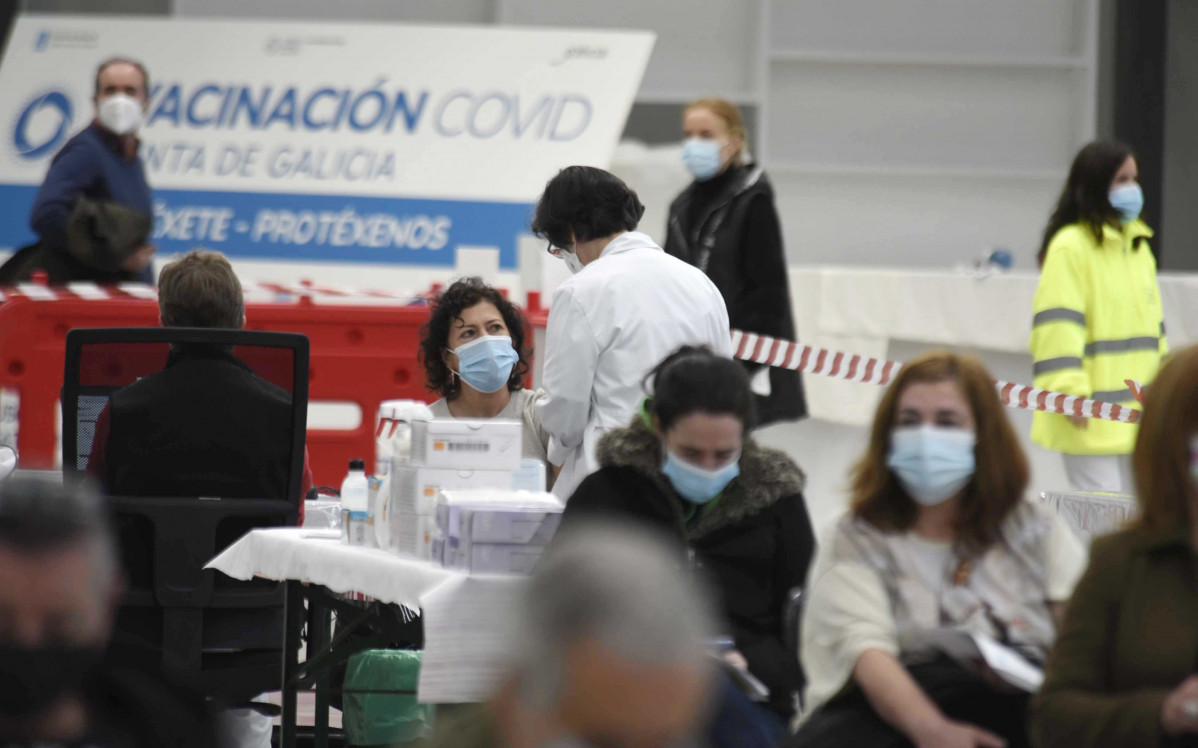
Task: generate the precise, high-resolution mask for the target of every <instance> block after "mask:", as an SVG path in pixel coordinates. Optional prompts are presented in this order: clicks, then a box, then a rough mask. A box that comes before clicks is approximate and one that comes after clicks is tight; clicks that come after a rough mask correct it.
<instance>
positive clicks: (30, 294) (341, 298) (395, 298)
mask: <svg viewBox="0 0 1198 748" xmlns="http://www.w3.org/2000/svg"><path fill="white" fill-rule="evenodd" d="M242 290H243V291H244V293H245V295H246V296H247V297H249V298H254V297H259V299H261V298H262V297H265V298H267V300H273V301H280V302H284V301H288V300H295V299H299V298H310V299H313V300H315V301H323V302H326V303H343V302H349V303H353V302H355V301H362V302H365V301H385V302H393V303H395V304H397V305H406V304H411V303H413V302H414V301H417V300H418V299H419V298H421V296H420V295H419V294H411V293H397V292H393V291H377V290H371V289H359V288H350V287H340V286H335V285H329V284H315V283H310V282H301V283H267V282H254V283H243V284H242ZM19 298H24V299H29V300H31V301H60V300H71V299H84V300H87V301H105V300H108V299H145V300H148V301H153V300H155V299H157V298H158V291H157V289H155V288H154V287H153V286H147V285H145V284H142V283H120V284H116V285H99V284H96V283H91V282H76V283H68V284H66V285H62V286H47V285H43V284H40V283H18V284H16V285H13V286H2V287H0V302H4V301H7V300H10V299H19Z"/></svg>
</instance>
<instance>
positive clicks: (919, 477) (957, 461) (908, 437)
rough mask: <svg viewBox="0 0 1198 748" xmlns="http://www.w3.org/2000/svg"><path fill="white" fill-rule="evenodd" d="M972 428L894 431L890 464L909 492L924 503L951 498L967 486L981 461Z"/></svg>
mask: <svg viewBox="0 0 1198 748" xmlns="http://www.w3.org/2000/svg"><path fill="white" fill-rule="evenodd" d="M976 443H977V436H976V435H975V434H974V433H973V432H972V431H967V430H965V429H958V428H948V427H943V426H932V425H930V424H925V425H922V426H912V427H901V428H897V429H895V430H894V431H892V432H891V433H890V455H889V457H887V459H886V465H887V466H888V467H889V468H890V469H891V471H893V472H894V474H895V476H896V477H897V478H898V481H899V483H901V484H902V486H903V490H904V491H906V492H907V495H908V496H910V497H911V498H912V499H914V500H915V501H916V502H917V503H919V504H922V505H924V506H935V505H936V504H942V503H944V502H945V501H948V500H949V499H951V498H952V497H953V496H956V495H957V494H958V493H959V492H960V491H961V489H963V488H965V486H966V484H967V483H969V481H970V479H971V478H973V474H974V471H976V470H977V461H976V460H975V458H974V454H973V448H974V446H975V445H976Z"/></svg>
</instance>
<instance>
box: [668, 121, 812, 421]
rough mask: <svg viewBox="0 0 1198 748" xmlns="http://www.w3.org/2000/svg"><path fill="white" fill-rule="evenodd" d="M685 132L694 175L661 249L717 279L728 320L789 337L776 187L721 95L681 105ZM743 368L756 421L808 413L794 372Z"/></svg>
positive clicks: (672, 216) (685, 152)
mask: <svg viewBox="0 0 1198 748" xmlns="http://www.w3.org/2000/svg"><path fill="white" fill-rule="evenodd" d="M682 133H683V136H684V137H685V138H686V142H685V144H684V145H683V148H682V160H683V163H684V164H685V165H686V168H687V170H688V171H690V173H691V176H693V177H694V178H695V181H694V182H692V183H691V185H690V186H689V187H687V188H686V189H685V190H684V191H683V192H682V194H681V195H679V196H678V197H677V198H675V199H674V202H673V203H671V205H670V219H669V220H670V225H669V233H668V235H667V237H666V244H665V250H666V252H668V253H670V254H672V255H674V256H675V257H677V258H679V259H681V260H685V261H686V262H689V263H690V264H692V265H694V266H695V267H697V268H699V269H700V270H702V271H703V272H704V273H706V274H707V277H708V278H710V279H711V281H712V283H715V285H716V288H718V289H720V293H721V294H722V295H723V297H724V304H725V305H726V306H727V307H728V319H729V322H731V324H732V327H733V328H735V329H738V330H745V331H747V332H755V333H759V334H761V335H771V336H773V337H776V338H782V339H784V340H794V339H795V325H794V317H793V315H792V313H791V307H790V287H789V284H788V283H787V275H786V251H785V249H784V247H783V246H782V229H781V227H780V226H779V224H778V211H777V209H775V207H774V189H773V187H771V186H770V181H769V179H768V178H767V177H766V175H765V172H764V171H762V169H761V167H760V166H758V165H757V164H755V163H752V162H751V161H749V160H748V158H747V154H746V151H745V137H746V133H745V124H744V120H743V119H742V117H741V114H740V110H739V109H737V108H736V105H734V104H731V103H729V102H727V101H724V100H723V99H699V100H698V101H696V102H694V103H692V104H691V105H690V106H688V107H687V108H686V111H685V113H684V115H683V119H682ZM745 368H746V370H747V371H748V373H749V374H750V375H751V376H753V392H754V394H755V395H756V396H757V397H756V402H755V407H756V410H757V425H758V426H766V425H768V424H770V423H773V422H775V421H787V420H796V419H799V418H802V417H804V416H805V415H807V403H806V401H805V399H804V398H803V385H802V381H801V380H800V379H799V374H798V372H794V371H788V370H786V369H777V368H774V369H771V368H769V367H761V366H758V365H757V364H745Z"/></svg>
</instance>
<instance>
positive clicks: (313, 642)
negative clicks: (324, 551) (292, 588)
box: [308, 597, 332, 748]
mask: <svg viewBox="0 0 1198 748" xmlns="http://www.w3.org/2000/svg"><path fill="white" fill-rule="evenodd" d="M308 616H309V618H308V649H309V651H311V652H323V651H324V648H325V647H326V646H328V643H329V625H330V621H329V618H330V611H329V609H328V608H327V607H325V606H324V605H322V604H321V603H320V602H318V601H317V599H316V598H315V597H314V598H313V599H312V600H310V601H309V603H308ZM331 681H332V667H331V665H330V666H328V667H324V668H321V669H320V670H319V671H318V672H317V674H316V719H315V725H314V727H315V729H314V732H315V740H314V748H328V746H329V689H330V685H331Z"/></svg>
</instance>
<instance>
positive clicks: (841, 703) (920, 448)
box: [792, 353, 1085, 748]
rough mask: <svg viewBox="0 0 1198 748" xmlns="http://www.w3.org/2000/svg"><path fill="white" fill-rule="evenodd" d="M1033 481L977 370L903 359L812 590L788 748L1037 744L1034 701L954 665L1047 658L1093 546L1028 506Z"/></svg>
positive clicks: (971, 365) (957, 363) (976, 365)
mask: <svg viewBox="0 0 1198 748" xmlns="http://www.w3.org/2000/svg"><path fill="white" fill-rule="evenodd" d="M1027 483H1028V463H1027V458H1026V457H1025V456H1024V454H1023V451H1022V450H1021V449H1020V447H1019V440H1018V438H1017V437H1016V436H1015V432H1014V429H1012V428H1011V424H1010V421H1008V420H1007V416H1006V414H1005V413H1004V412H1003V407H1002V405H1001V403H1000V402H999V399H998V395H997V393H996V392H995V390H994V385H993V381H992V379H991V377H990V375H989V373H988V372H987V371H986V369H985V367H983V366H982V364H981V362H980V361H978V360H977V359H976V358H973V357H970V356H962V355H957V354H953V353H931V354H928V355H925V356H922V357H920V358H917V359H916V360H914V361H912V362H911V363H909V364H906V365H905V366H903V368H902V369H901V370H900V371H899V374H898V376H897V377H896V378H895V380H894V381H893V382H892V383H891V384H890V387H889V388H888V389H887V391H886V393H885V395H884V396H883V398H882V402H881V404H880V405H879V406H878V412H877V416H876V417H875V419H874V425H873V432H872V434H871V436H870V441H869V446H868V448H867V450H866V453H865V456H864V457H863V458H862V459H861V461H860V462H859V463H858V464H857V466H856V468H855V469H854V472H853V483H852V501H851V507H850V510H849V512H848V514H847V515H846V516H845V517H844V518H843V519H841V520H840V522H839V523H838V524H837V526H836V528H835V530H834V532H833V534H832V537H831V539H830V541H828V542H826V543H823V544H821V548H820V551H819V553H818V554H817V558H816V562H815V569H814V571H813V572H812V574H811V578H810V582H809V584H808V589H809V592H808V598H807V601H806V607H805V616H804V621H803V628H802V646H801V648H800V652H801V654H802V658H803V668H804V670H805V672H806V674H807V679H808V688H807V703H806V704H805V706H806V708H807V714H806V721H805V723H804V724H803V726H802V727H801V728H800V730H799V733H798V735H797V737H796V740H795V742H794V743H793V744H792V745H793V746H796V747H797V746H803V747H805V746H859V745H868V746H874V747H875V748H888V747H889V746H895V747H896V748H897V747H898V746H909V745H911V744H914V745H916V746H918V747H919V748H932V747H933V746H935V747H936V748H944V747H945V746H964V747H965V748H973V747H974V746H996V747H997V746H1003V745H1012V746H1017V745H1026V744H1027V732H1026V726H1025V725H1026V708H1027V701H1028V694H1027V693H1026V692H1021V691H1018V690H1016V689H1014V688H1009V687H1007V688H1004V687H1000V686H996V685H994V684H993V682H992V680H991V679H990V677H989V676H990V675H991V674H989V673H985V672H984V671H983V672H978V671H977V670H974V669H968V668H966V667H964V666H962V665H960V664H958V660H957V659H950V657H948V656H947V655H950V654H955V653H957V652H959V651H960V649H959V647H960V646H962V645H964V646H966V647H969V646H971V645H972V644H973V643H974V642H976V641H979V640H983V641H988V642H989V643H992V644H994V645H995V646H1002V647H1006V648H1007V650H1008V651H1009V654H1010V656H1012V657H1017V658H1023V659H1024V660H1026V661H1028V662H1029V663H1031V664H1036V663H1039V662H1042V661H1043V660H1044V658H1045V657H1046V655H1047V652H1048V648H1049V647H1050V646H1051V644H1052V642H1053V638H1054V635H1055V616H1056V615H1057V613H1058V611H1059V608H1060V606H1061V604H1062V603H1063V601H1065V600H1066V599H1068V597H1069V594H1070V592H1071V591H1072V589H1073V584H1074V583H1075V581H1076V580H1077V577H1078V576H1079V575H1080V574H1081V571H1082V567H1083V566H1084V564H1085V551H1084V550H1083V549H1082V547H1081V544H1080V543H1079V541H1078V540H1077V538H1075V537H1074V536H1073V535H1072V534H1071V531H1070V530H1069V528H1068V527H1066V526H1065V524H1064V522H1063V521H1062V520H1061V519H1060V518H1058V517H1057V516H1056V515H1055V514H1053V513H1052V511H1051V510H1050V509H1048V508H1047V507H1046V506H1045V505H1042V504H1037V503H1032V502H1030V501H1027V500H1025V498H1024V493H1025V491H1026V489H1027ZM979 646H980V645H979Z"/></svg>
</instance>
